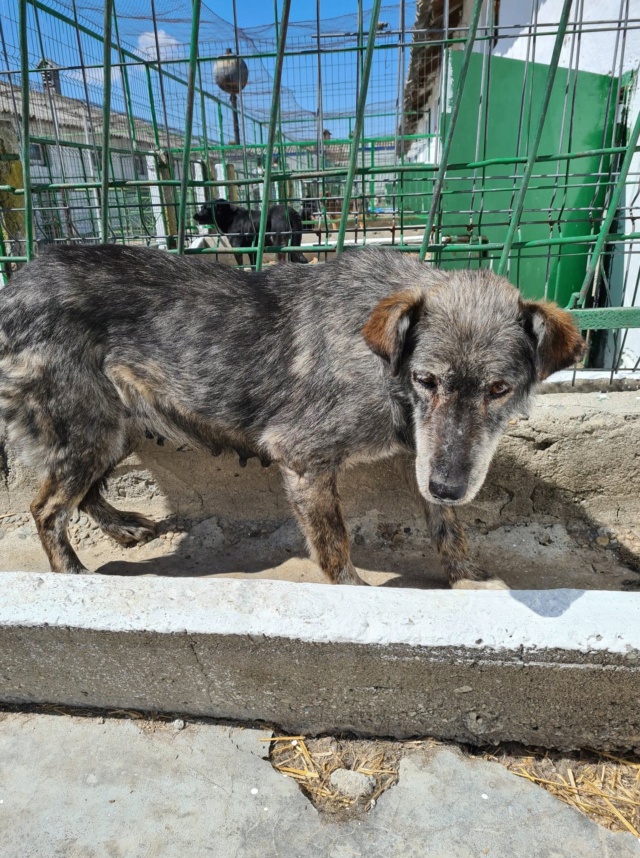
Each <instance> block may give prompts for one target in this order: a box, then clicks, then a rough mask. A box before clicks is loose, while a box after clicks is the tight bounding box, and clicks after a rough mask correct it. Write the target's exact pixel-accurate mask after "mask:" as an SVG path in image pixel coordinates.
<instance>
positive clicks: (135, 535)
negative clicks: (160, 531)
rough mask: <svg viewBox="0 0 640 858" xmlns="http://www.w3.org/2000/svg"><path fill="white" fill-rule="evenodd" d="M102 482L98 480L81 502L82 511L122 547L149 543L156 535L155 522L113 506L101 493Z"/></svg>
mask: <svg viewBox="0 0 640 858" xmlns="http://www.w3.org/2000/svg"><path fill="white" fill-rule="evenodd" d="M101 483H102V480H97V481H96V482H95V483H94V484H93V485H92V486H91V488H90V489H89V491H88V492H87V493H86V495H85V496H84V498H83V499H82V501H81V502H80V509H81V510H82V511H83V512H86V513H88V515H90V516H91V518H92V519H93V520H94V521H95V523H96V524H97V525H98V526H99V527H100V529H101V530H102V531H103V532H104V533H106V534H107V536H110V537H111V538H112V539H114V540H115V541H116V542H118V543H120V545H124V546H125V547H127V548H131V547H132V546H134V545H138V544H140V543H142V542H148V541H149V540H150V539H153V538H154V536H155V535H156V532H157V528H156V524H155V522H153V521H151V520H150V519H148V518H145V517H144V516H143V515H140V514H139V513H137V512H121V511H120V510H117V509H115V508H114V507H112V506H111V504H110V503H107V501H106V500H105V499H104V498H103V497H102V494H101V492H100V489H101Z"/></svg>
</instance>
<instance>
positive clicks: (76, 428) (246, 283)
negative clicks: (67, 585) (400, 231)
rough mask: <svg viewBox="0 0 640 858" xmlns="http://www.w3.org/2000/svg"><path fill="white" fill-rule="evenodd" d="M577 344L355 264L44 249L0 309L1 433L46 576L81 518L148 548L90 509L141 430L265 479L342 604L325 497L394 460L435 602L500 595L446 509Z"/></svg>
mask: <svg viewBox="0 0 640 858" xmlns="http://www.w3.org/2000/svg"><path fill="white" fill-rule="evenodd" d="M583 350H584V344H583V341H582V339H581V338H580V335H579V333H578V331H577V330H576V328H575V326H574V324H573V321H572V319H571V317H570V316H569V314H568V313H566V312H565V311H563V310H560V309H558V308H557V307H556V306H555V305H553V304H548V303H538V302H530V301H523V300H522V299H521V297H520V295H519V294H518V292H517V291H516V289H514V288H513V286H511V285H510V284H509V283H508V282H507V280H505V279H503V278H501V277H497V276H495V275H494V274H492V273H491V272H490V271H486V270H482V271H451V272H445V271H440V270H437V269H434V268H430V267H429V266H428V265H425V264H424V263H421V262H420V261H418V259H417V258H415V257H410V256H407V255H405V254H402V253H398V252H393V251H385V250H372V249H366V250H355V251H352V252H348V253H345V254H343V255H342V256H340V257H339V258H338V259H336V260H335V261H333V262H330V263H328V264H326V265H317V266H305V267H302V266H297V265H291V264H285V265H282V266H271V267H270V268H268V269H267V270H265V271H262V272H259V273H245V272H244V271H239V270H237V269H232V268H230V267H228V266H225V265H218V264H217V263H215V262H211V261H209V260H208V259H206V258H203V257H202V256H184V257H176V256H173V255H170V254H168V253H163V252H160V251H154V250H146V249H142V248H133V247H120V246H102V247H58V248H55V249H51V250H48V251H47V252H45V253H44V254H43V255H42V256H41V257H40V258H38V259H37V260H36V261H34V262H32V263H30V264H29V265H27V266H25V267H24V268H23V269H22V270H21V271H20V272H19V273H18V274H17V275H16V276H15V277H14V278H13V279H12V281H11V285H10V286H9V287H8V288H7V289H5V290H3V291H2V292H0V419H2V420H4V422H5V423H6V425H7V430H8V438H9V440H10V441H11V442H12V443H13V444H14V445H15V447H16V448H17V449H19V450H21V451H22V453H23V454H24V455H25V457H26V459H27V461H28V462H29V463H30V464H31V465H32V466H35V467H37V468H38V469H39V471H40V474H41V477H42V486H41V489H40V491H39V493H38V495H37V497H36V498H35V500H34V501H33V503H32V505H31V511H32V513H33V517H34V519H35V521H36V524H37V527H38V532H39V535H40V539H41V540H42V544H43V546H44V549H45V551H46V553H47V555H48V557H49V562H50V564H51V568H52V569H53V570H54V571H55V572H84V571H86V570H85V568H84V566H83V565H82V564H81V563H80V560H79V559H78V557H77V556H76V554H75V553H74V551H73V549H72V547H71V545H70V543H69V539H68V536H67V523H68V520H69V516H70V515H71V513H72V511H73V510H74V509H75V508H76V507H79V508H80V509H81V510H84V511H86V512H87V513H88V514H89V515H90V516H91V517H92V518H93V519H94V520H95V521H96V522H97V524H98V525H99V526H100V527H101V528H102V530H103V531H104V532H105V533H107V534H109V536H111V537H113V538H114V539H115V540H117V541H118V542H120V543H121V544H124V545H132V544H135V543H137V542H141V541H144V540H146V539H148V538H150V537H151V536H153V535H154V533H155V527H154V524H153V522H151V521H149V520H147V519H145V518H144V517H142V516H141V515H138V514H136V513H131V512H119V511H118V510H116V509H114V508H113V507H112V506H110V505H109V504H108V503H107V502H106V500H105V499H104V498H103V496H102V494H101V487H102V486H103V483H104V480H105V478H106V476H107V475H108V474H109V472H110V471H111V470H112V469H113V468H114V466H115V465H117V463H118V462H120V461H121V460H122V459H123V458H124V457H125V456H126V455H127V454H128V453H130V452H131V450H132V449H134V447H135V445H136V444H137V443H138V440H139V438H140V437H141V435H142V434H143V433H144V428H145V427H152V428H153V429H154V431H155V432H157V433H158V434H161V435H163V436H166V437H168V438H171V439H173V440H174V441H176V442H178V443H185V442H187V443H189V444H194V445H198V446H199V447H201V448H203V449H205V450H208V451H210V452H212V453H214V454H217V453H219V452H220V451H221V450H222V449H224V448H232V449H234V450H236V451H237V452H238V454H239V455H240V457H241V459H246V458H248V457H249V456H258V457H260V459H261V460H262V461H263V463H264V464H267V463H268V462H269V461H275V462H277V463H278V464H279V465H280V467H281V468H282V472H283V474H284V480H285V484H286V487H287V491H288V494H289V497H290V499H291V503H292V506H293V509H294V511H295V514H296V516H297V518H298V520H299V522H300V524H301V526H302V528H303V530H304V532H305V534H306V537H307V540H308V542H309V545H310V548H311V549H312V551H313V552H314V555H315V557H316V559H317V561H318V563H319V564H320V566H321V567H322V569H323V570H324V572H325V573H326V574H327V576H328V577H329V578H330V579H331V581H334V582H336V583H340V584H360V583H363V582H362V581H361V579H360V578H359V576H358V574H357V572H356V570H355V568H354V566H353V564H352V563H351V560H350V557H349V541H348V536H347V529H346V526H345V521H344V517H343V514H342V509H341V504H340V498H339V495H338V488H337V479H338V474H339V473H340V471H341V470H343V469H344V468H346V467H347V466H348V464H349V463H350V462H356V461H360V462H362V461H372V460H374V459H380V458H383V457H386V456H391V455H393V454H394V453H397V452H402V451H404V452H410V453H412V454H413V456H414V457H415V467H414V468H411V471H412V479H413V480H414V481H415V483H416V485H417V489H418V491H419V497H420V499H421V503H422V507H423V510H424V512H425V514H426V516H427V519H428V521H429V523H430V532H431V535H432V539H433V541H434V543H435V545H436V547H437V549H438V551H439V553H440V555H441V558H442V563H443V566H444V569H445V570H446V572H447V575H448V577H449V581H450V583H451V584H452V586H456V587H491V586H494V587H496V586H504V585H502V584H501V582H499V581H498V580H497V579H495V578H491V576H489V575H487V574H485V573H483V572H481V571H480V570H478V569H477V568H476V567H475V566H474V565H473V563H472V562H471V561H470V560H469V558H468V556H467V545H466V540H465V536H464V532H463V530H462V528H461V526H460V524H459V523H458V521H457V519H456V514H455V507H456V505H458V504H463V503H467V502H468V501H470V500H471V499H472V498H473V497H474V495H475V494H476V492H477V491H478V490H479V488H480V487H481V485H482V483H483V481H484V478H485V475H486V473H487V468H488V466H489V462H490V461H491V458H492V456H493V453H494V451H495V449H496V446H497V444H498V441H499V439H500V437H501V434H502V431H503V429H504V427H505V424H506V423H507V421H508V420H509V418H511V417H512V416H513V415H516V414H521V413H522V412H523V410H524V409H525V408H526V405H527V402H528V399H529V396H530V394H531V392H532V391H533V389H534V387H535V384H536V381H538V380H540V379H543V378H545V377H546V376H548V375H550V374H551V373H552V372H555V371H556V370H559V369H562V368H563V367H566V366H569V365H570V364H572V363H574V362H575V361H576V360H577V359H578V358H580V356H581V355H582V354H583Z"/></svg>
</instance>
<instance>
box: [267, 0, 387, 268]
mask: <svg viewBox="0 0 640 858" xmlns="http://www.w3.org/2000/svg"><path fill="white" fill-rule="evenodd" d="M377 2H378V3H379V2H380V0H377ZM290 8H291V0H283V3H282V20H281V21H280V32H279V33H278V51H277V55H276V68H275V73H274V75H273V93H272V96H271V114H270V116H269V136H268V138H267V153H266V157H265V164H264V177H263V185H262V187H263V191H262V208H261V210H260V231H259V233H258V252H257V253H256V271H260V269H261V268H262V257H263V256H264V239H265V236H266V234H267V214H268V213H269V195H270V192H271V168H272V165H273V148H274V146H275V142H276V127H277V124H278V108H279V105H280V83H281V81H282V65H283V63H284V46H285V43H286V41H287V30H288V29H289V9H290Z"/></svg>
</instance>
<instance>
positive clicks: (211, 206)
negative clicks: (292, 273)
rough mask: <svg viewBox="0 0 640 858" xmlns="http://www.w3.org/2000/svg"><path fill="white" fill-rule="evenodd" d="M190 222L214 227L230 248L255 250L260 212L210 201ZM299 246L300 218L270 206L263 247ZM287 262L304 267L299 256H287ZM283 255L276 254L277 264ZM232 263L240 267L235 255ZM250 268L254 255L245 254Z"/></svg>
mask: <svg viewBox="0 0 640 858" xmlns="http://www.w3.org/2000/svg"><path fill="white" fill-rule="evenodd" d="M193 219H194V220H195V222H196V223H199V224H201V225H202V226H215V227H217V229H218V230H219V232H222V233H224V234H225V235H226V236H227V238H228V239H229V243H230V245H231V247H255V246H256V245H257V243H258V234H259V232H260V212H259V211H256V210H255V209H254V210H252V211H249V210H248V209H245V208H242V207H241V206H236V205H234V204H233V203H230V202H229V201H228V200H223V199H220V200H213V201H211V202H208V203H205V204H204V205H203V206H202V208H201V209H200V211H197V212H196V213H195V214H194V216H193ZM301 242H302V218H301V217H300V215H299V214H298V212H297V211H296V210H295V209H293V208H291V207H289V208H287V207H286V206H271V208H270V209H269V211H268V213H267V234H266V238H265V245H266V246H267V247H284V246H285V245H287V244H290V245H291V247H300V244H301ZM288 255H289V258H290V259H291V262H300V263H306V262H307V259H306V257H305V256H304V255H303V254H302V253H297V252H296V251H293V250H292V251H290V252H289V254H288ZM286 256H287V254H286V253H278V260H279V261H280V260H282V259H286ZM235 257H236V262H237V263H238V265H242V264H243V259H244V256H243V254H242V253H236V254H235ZM249 262H250V264H251V265H255V263H256V254H255V253H250V254H249Z"/></svg>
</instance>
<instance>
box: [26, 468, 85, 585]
mask: <svg viewBox="0 0 640 858" xmlns="http://www.w3.org/2000/svg"><path fill="white" fill-rule="evenodd" d="M75 464H76V467H75V468H65V469H64V470H63V469H56V471H55V472H51V473H50V474H49V476H48V477H47V478H46V480H45V481H44V483H43V484H42V486H41V488H40V491H39V492H38V494H37V495H36V497H35V498H34V500H33V502H32V504H31V514H32V515H33V518H34V521H35V523H36V527H37V529H38V535H39V537H40V542H41V543H42V547H43V548H44V550H45V553H46V555H47V557H48V559H49V565H50V566H51V570H52V571H53V572H67V573H71V574H78V573H82V572H86V571H87V569H86V567H85V566H83V565H82V563H81V562H80V560H79V558H78V556H77V554H76V553H75V551H74V550H73V548H72V547H71V543H70V542H69V536H68V534H67V525H68V523H69V517H70V515H71V513H72V512H73V510H74V509H75V508H76V507H77V506H78V504H79V502H80V501H81V500H82V497H83V496H84V494H85V492H86V489H87V484H88V483H89V484H90V482H91V479H92V478H93V476H94V473H93V472H92V473H91V476H90V477H89V478H87V474H86V471H84V469H83V468H82V466H81V465H80V463H75Z"/></svg>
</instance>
